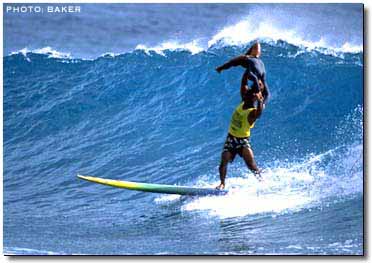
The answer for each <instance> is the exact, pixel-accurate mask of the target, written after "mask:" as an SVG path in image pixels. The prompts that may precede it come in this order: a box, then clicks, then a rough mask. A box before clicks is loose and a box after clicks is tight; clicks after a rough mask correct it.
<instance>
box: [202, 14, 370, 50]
mask: <svg viewBox="0 0 372 263" xmlns="http://www.w3.org/2000/svg"><path fill="white" fill-rule="evenodd" d="M275 24H276V23H274V22H273V21H270V20H268V21H261V22H257V21H256V19H254V18H249V17H247V18H245V19H243V20H242V21H240V22H238V23H237V24H235V25H232V26H227V27H224V28H223V29H222V30H220V31H219V32H218V33H217V34H216V35H214V36H213V37H212V39H211V40H210V41H208V47H209V48H210V47H212V46H214V45H223V46H231V45H235V46H242V45H247V44H249V43H251V42H252V41H254V40H260V41H263V42H268V43H270V42H277V41H279V40H282V41H285V42H287V43H289V44H292V45H295V46H298V47H302V48H305V49H307V50H318V51H325V52H328V53H331V52H343V53H345V52H350V53H359V52H362V51H363V45H352V44H350V43H348V42H347V43H344V44H343V45H342V46H340V47H337V46H334V45H332V44H330V43H327V41H326V40H325V39H324V38H322V37H320V38H319V39H318V40H317V41H310V40H307V39H304V38H301V37H299V36H298V33H297V32H296V31H295V30H294V29H283V28H279V27H277V26H275ZM323 49H326V50H323Z"/></svg>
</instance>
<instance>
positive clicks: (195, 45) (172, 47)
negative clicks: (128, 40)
mask: <svg viewBox="0 0 372 263" xmlns="http://www.w3.org/2000/svg"><path fill="white" fill-rule="evenodd" d="M135 49H136V50H143V51H145V52H146V53H147V54H150V53H149V52H150V51H154V52H156V53H157V54H160V55H163V56H164V55H165V54H164V51H165V50H169V51H178V50H186V51H189V52H190V53H191V54H193V55H194V54H197V53H199V52H202V51H203V50H204V49H203V48H202V47H201V46H200V44H199V41H198V40H194V41H191V42H187V43H179V42H177V41H168V42H163V43H161V44H160V45H156V46H154V47H147V46H146V45H142V44H140V45H137V46H136V48H135Z"/></svg>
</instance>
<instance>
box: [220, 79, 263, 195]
mask: <svg viewBox="0 0 372 263" xmlns="http://www.w3.org/2000/svg"><path fill="white" fill-rule="evenodd" d="M247 74H248V73H245V74H244V76H243V79H242V85H241V86H242V87H241V90H245V92H244V93H242V99H243V102H242V103H240V104H239V105H238V107H236V109H235V111H234V113H233V115H232V117H231V122H230V127H229V133H228V135H227V138H226V141H225V144H224V147H223V151H222V155H221V163H220V167H219V172H220V179H221V183H220V185H219V186H217V189H224V188H225V178H226V173H227V165H228V163H229V162H232V161H233V160H234V158H235V156H236V154H239V155H240V157H242V158H243V160H244V161H245V163H246V165H247V167H248V168H249V169H250V170H251V171H252V172H253V173H254V174H255V176H256V177H257V178H258V179H259V180H261V179H262V178H261V174H260V170H259V169H258V167H257V165H256V161H255V160H254V156H253V151H252V148H251V145H250V143H249V138H250V135H251V128H253V127H254V124H255V121H256V120H257V119H258V118H259V117H260V116H261V113H262V111H263V103H264V102H263V101H264V99H263V96H262V94H261V92H257V93H255V91H254V90H253V89H248V87H246V84H245V83H246V82H244V81H245V79H246V78H247ZM256 101H257V107H255V106H254V104H255V102H256Z"/></svg>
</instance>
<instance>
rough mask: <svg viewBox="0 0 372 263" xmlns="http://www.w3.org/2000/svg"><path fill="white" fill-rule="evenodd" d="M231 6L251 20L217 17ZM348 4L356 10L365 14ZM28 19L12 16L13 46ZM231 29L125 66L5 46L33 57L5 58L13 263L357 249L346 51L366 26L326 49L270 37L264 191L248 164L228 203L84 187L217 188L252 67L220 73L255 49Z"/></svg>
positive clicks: (357, 116)
mask: <svg viewBox="0 0 372 263" xmlns="http://www.w3.org/2000/svg"><path fill="white" fill-rule="evenodd" d="M88 6H89V8H90V9H92V10H95V11H96V12H99V10H100V9H98V8H96V9H95V5H88ZM124 6H125V5H124ZM201 6H203V5H201ZM213 6H214V5H205V6H204V7H203V8H205V10H213V8H216V7H213ZM244 6H245V7H247V8H248V9H249V8H251V6H250V5H244ZM315 7H316V8H317V9H316V8H315ZM132 8H135V7H132ZM174 8H181V6H176V7H174ZM193 8H196V9H198V8H199V9H200V8H201V7H195V6H194V7H193ZM208 8H212V9H208ZM224 8H237V9H239V10H240V11H241V12H243V11H244V10H243V11H242V9H241V8H239V5H237V6H236V7H235V5H231V6H228V7H226V6H224V5H221V6H219V7H218V8H217V9H216V10H218V11H216V14H217V13H219V12H222V11H224ZM254 8H256V9H257V8H259V6H257V5H256V6H254ZM276 8H279V9H280V8H281V10H285V8H284V7H281V6H280V5H278V7H276ZM293 8H295V7H293ZM319 8H320V7H319V5H318V6H314V7H313V9H316V10H318V11H319ZM324 8H325V9H324V10H325V11H324V12H325V13H324V14H326V13H327V12H328V10H329V8H330V7H329V6H328V5H324ZM338 8H339V9H336V11H337V10H338V13H337V12H336V14H342V13H345V12H346V13H347V11H348V8H349V9H350V10H349V11H350V12H355V10H358V8H359V15H361V14H362V13H361V12H360V11H361V10H360V8H361V6H360V5H340V6H338ZM131 10H132V12H134V11H133V9H131ZM136 10H137V11H138V9H136ZM250 10H251V9H250ZM309 10H310V11H311V10H312V9H311V8H310V9H309ZM225 11H226V9H225ZM102 12H103V15H102V16H103V17H105V16H106V17H107V16H108V14H109V13H107V12H108V11H107V10H106V9H103V11H102ZM105 12H106V13H105ZM128 12H129V11H128ZM158 12H159V14H160V13H161V14H163V17H164V13H165V11H164V10H163V11H162V9H161V8H159V9H158ZM162 12H163V13H162ZM167 12H168V11H167ZM283 12H284V11H283ZM310 13H311V12H310ZM201 14H203V13H202V12H200V13H197V12H196V13H195V14H194V16H195V19H198V18H200V17H201V16H202V15H201ZM357 14H358V13H357ZM85 15H86V14H85ZM143 16H144V17H145V15H143ZM336 16H337V15H336ZM17 17H18V16H17ZM155 17H158V19H160V18H159V17H160V15H159V16H155ZM216 17H219V16H218V15H216ZM18 18H19V17H18ZM18 18H11V15H9V14H7V16H5V21H4V24H5V43H12V42H6V41H7V40H6V39H7V36H11V35H12V34H11V33H9V32H10V31H12V30H13V32H14V31H15V29H10V27H9V25H10V24H12V23H18V22H19V21H20V20H17V19H18ZM29 19H40V18H38V17H36V18H35V17H32V16H31V15H30V18H29ZM43 19H46V17H43ZM79 19H83V18H79ZM162 19H163V20H166V18H162ZM200 19H201V18H200ZM308 19H310V18H308ZM163 20H161V22H160V24H163V23H165V22H164V21H163ZM38 21H39V20H38ZM79 21H80V20H79ZM81 21H85V22H86V20H84V19H83V20H81ZM39 22H40V21H39ZM235 22H236V21H235ZM235 22H231V23H232V24H229V23H230V22H229V21H222V20H221V23H228V24H227V25H226V24H225V27H224V29H222V30H220V31H219V32H218V33H216V34H214V35H213V36H212V37H208V39H209V40H208V41H207V42H208V44H207V46H203V45H202V44H201V45H198V43H194V42H193V43H191V44H187V43H190V42H189V40H186V42H183V41H180V42H177V43H175V42H172V45H168V44H167V45H164V43H165V42H164V43H163V44H162V42H161V41H159V42H157V43H156V44H154V45H151V43H150V44H149V43H145V42H141V41H140V40H138V42H137V43H136V45H135V46H137V45H139V47H138V48H137V49H135V46H131V44H128V47H127V48H128V50H127V51H123V52H122V53H120V54H116V55H115V54H107V55H104V56H100V54H102V53H106V52H102V51H101V50H99V49H102V48H104V46H103V47H102V46H101V45H99V44H98V45H97V44H96V46H100V48H97V49H96V50H95V52H97V54H95V55H96V56H84V54H83V52H81V50H82V49H81V48H80V47H79V45H76V46H74V45H73V44H71V45H69V44H66V46H65V48H63V47H62V48H60V49H57V50H58V51H57V50H55V49H51V48H46V47H47V46H53V45H51V44H50V43H48V41H47V40H46V41H45V43H42V44H41V42H40V43H39V42H37V41H41V40H40V39H39V40H37V41H36V42H34V43H32V44H33V45H35V46H32V45H26V44H24V43H21V42H22V41H23V40H22V41H21V40H20V42H19V45H22V46H19V47H17V48H16V49H14V50H12V48H11V47H12V46H13V45H10V46H7V44H5V50H9V52H11V51H15V50H18V49H20V48H21V49H23V48H27V49H23V50H21V51H20V52H14V53H12V54H8V55H6V56H5V57H4V59H3V61H4V100H3V101H4V178H3V185H4V215H3V216H4V253H5V254H120V255H121V254H125V255H126V254H244V255H247V254H255V255H267V254H279V255H281V254H317V255H318V254H326V255H334V254H337V255H339V254H351V255H361V254H362V253H363V50H358V49H356V48H355V47H351V45H354V46H355V45H356V46H358V45H361V42H358V37H360V36H362V31H361V30H362V29H361V28H359V31H355V30H354V31H353V34H355V36H354V39H355V41H354V40H353V41H354V42H355V43H353V42H352V41H350V42H348V43H349V44H347V45H346V44H345V43H346V42H347V41H344V40H342V39H340V40H339V41H340V43H341V44H340V45H338V46H332V47H330V46H327V44H324V46H322V45H320V44H319V43H318V44H316V43H315V42H311V41H310V40H309V39H306V38H301V39H300V40H299V38H296V37H294V36H293V35H287V36H286V38H285V40H278V39H276V37H275V36H273V37H272V38H271V39H267V38H266V37H265V38H261V43H262V52H263V54H262V60H263V61H264V63H265V65H266V70H267V72H268V77H267V78H268V83H269V84H270V88H271V92H272V98H271V101H270V103H269V105H268V106H267V108H266V109H265V111H264V113H263V115H262V117H261V119H260V120H259V121H258V122H257V123H256V126H255V128H254V129H253V130H252V147H253V149H254V152H255V157H256V160H257V163H258V165H259V166H260V167H262V168H264V169H265V172H264V174H263V176H264V182H263V183H260V182H258V181H257V180H256V179H255V178H254V177H253V176H252V175H251V174H250V173H249V172H248V170H247V168H246V167H245V165H244V164H243V162H242V161H241V160H240V159H239V158H237V159H236V161H235V162H234V163H233V164H232V165H231V166H230V167H229V171H228V178H227V188H228V189H229V190H230V193H229V194H228V195H227V196H220V197H200V198H188V197H180V196H177V195H161V194H149V193H142V192H135V191H127V190H122V189H116V188H110V187H105V186H101V185H97V184H92V183H88V182H85V181H81V180H79V179H77V178H76V175H77V174H78V173H80V174H86V175H93V176H99V177H105V178H111V179H122V180H131V181H139V182H152V183H164V184H178V185H188V186H209V187H213V186H216V185H217V184H218V182H219V179H218V164H219V158H220V153H221V149H222V146H223V142H224V139H225V136H226V132H227V128H228V124H229V120H230V116H231V113H232V111H233V110H234V108H235V106H236V105H237V104H238V103H239V82H240V77H241V75H242V72H243V69H241V68H234V69H231V70H229V71H226V72H223V73H222V74H221V75H219V74H217V73H216V72H215V71H214V68H215V67H216V66H217V65H219V64H221V63H223V62H225V61H226V60H227V59H228V58H230V57H232V56H235V55H238V54H240V53H243V52H244V51H245V50H246V49H247V47H249V45H250V44H251V43H252V41H251V40H250V39H249V38H243V39H242V38H241V35H234V34H235V32H236V30H235V29H236V26H237V24H234V23H235ZM128 23H129V22H128ZM133 23H134V24H133V25H132V27H131V28H132V29H135V28H136V27H135V22H133ZM179 23H180V24H177V26H178V27H180V26H181V25H182V23H184V21H179ZM237 23H238V22H237ZM319 23H320V22H319ZM238 24H239V23H238ZM234 25H235V27H234ZM242 25H243V26H245V24H244V23H243V24H242ZM127 26H128V25H127ZM177 26H176V27H177ZM31 27H32V26H31ZM97 27H99V26H98V25H97ZM185 27H187V26H185ZM143 28H145V29H146V28H147V29H146V30H150V29H148V26H144V27H143ZM238 28H239V26H238ZM7 30H8V31H7ZM22 30H25V29H24V28H23V29H22ZM146 30H145V31H146ZM198 30H199V31H200V32H199V33H198V34H201V35H202V33H203V32H202V31H201V30H202V29H200V28H199V29H198ZM208 30H210V31H208V32H206V36H208V34H212V32H214V31H213V29H211V27H210V28H209V29H208ZM98 31H99V30H98ZM238 31H239V30H238ZM274 31H275V29H273V28H272V31H271V32H274ZM310 31H311V30H310ZM7 32H8V33H7ZM167 32H168V31H167ZM168 33H169V32H168ZM138 34H139V35H140V33H138ZM169 34H171V33H169ZM190 34H191V33H190ZM229 34H230V35H229ZM231 34H232V35H231ZM358 34H359V35H358ZM186 35H187V34H186ZM188 37H190V36H188ZM331 37H332V36H329V38H331ZM333 37H335V36H333ZM324 38H327V36H325V37H324ZM341 38H342V36H341ZM8 39H11V37H9V38H8ZM25 39H26V40H25V41H26V42H27V41H31V40H27V37H25ZM46 39H47V38H46ZM360 39H361V38H359V40H360ZM163 40H167V39H163ZM12 41H15V40H14V39H13V40H12ZM123 41H124V40H123ZM296 41H297V42H296ZM26 42H25V43H26ZM124 42H125V41H124ZM30 43H31V42H30ZM182 43H183V44H182ZM185 43H186V44H185ZM311 43H315V44H314V46H313V45H312V44H311ZM62 44H63V41H61V42H60V43H59V45H62ZM199 44H200V43H199ZM91 45H92V46H93V45H94V44H92V43H91ZM106 45H107V43H106ZM57 46H58V45H57ZM53 47H54V46H53ZM130 47H131V48H130ZM342 47H343V48H342ZM347 48H350V49H351V50H346V49H347ZM35 49H36V50H35ZM106 51H107V52H114V53H115V52H116V51H115V50H110V49H106ZM66 52H67V53H70V54H68V55H66ZM85 52H86V51H85ZM71 54H72V55H71Z"/></svg>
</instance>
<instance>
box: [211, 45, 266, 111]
mask: <svg viewBox="0 0 372 263" xmlns="http://www.w3.org/2000/svg"><path fill="white" fill-rule="evenodd" d="M260 56H261V45H260V43H258V42H256V43H254V44H253V45H252V46H251V47H250V48H249V49H248V51H247V52H246V53H245V55H240V56H238V57H235V58H233V59H231V60H230V61H229V62H227V63H225V64H223V65H222V66H219V67H217V68H216V71H217V72H218V73H221V72H222V71H223V70H226V69H229V68H231V67H236V66H242V67H244V68H246V71H245V74H244V75H246V77H248V78H246V79H245V83H247V82H248V79H249V80H251V81H253V86H252V88H253V91H254V92H255V93H257V92H259V91H261V92H262V95H263V98H264V101H263V103H264V107H265V104H266V103H267V102H268V100H269V97H270V92H269V87H268V85H267V82H266V70H265V65H264V63H263V62H262V60H261V59H260ZM244 75H243V78H244ZM242 81H243V79H242ZM260 83H262V85H260ZM247 89H248V87H247V86H246V85H244V86H241V89H240V92H241V93H245V91H246V90H247Z"/></svg>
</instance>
